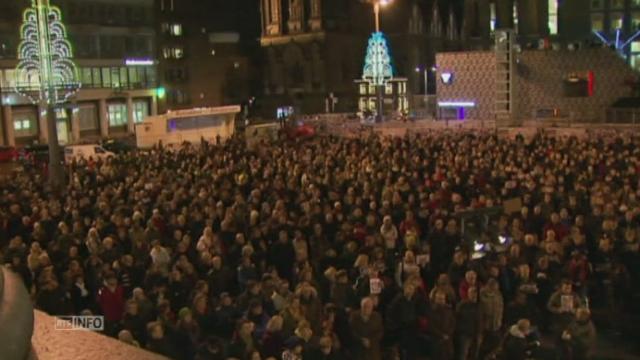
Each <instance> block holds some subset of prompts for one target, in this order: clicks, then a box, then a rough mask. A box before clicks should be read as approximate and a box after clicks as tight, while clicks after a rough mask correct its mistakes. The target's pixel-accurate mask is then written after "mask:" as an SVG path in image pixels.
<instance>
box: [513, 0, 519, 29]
mask: <svg viewBox="0 0 640 360" xmlns="http://www.w3.org/2000/svg"><path fill="white" fill-rule="evenodd" d="M513 29H514V30H515V31H516V33H517V32H518V4H517V3H516V2H514V3H513Z"/></svg>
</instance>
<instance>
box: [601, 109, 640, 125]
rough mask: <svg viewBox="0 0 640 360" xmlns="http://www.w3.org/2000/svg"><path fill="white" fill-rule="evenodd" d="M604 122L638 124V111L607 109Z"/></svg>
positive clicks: (639, 111)
mask: <svg viewBox="0 0 640 360" xmlns="http://www.w3.org/2000/svg"><path fill="white" fill-rule="evenodd" d="M605 122H606V123H613V124H630V125H638V124H640V109H613V108H612V109H607V111H606V114H605Z"/></svg>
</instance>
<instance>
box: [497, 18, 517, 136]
mask: <svg viewBox="0 0 640 360" xmlns="http://www.w3.org/2000/svg"><path fill="white" fill-rule="evenodd" d="M495 39H496V40H495V41H496V44H495V56H496V79H495V81H496V83H495V85H496V94H495V117H496V126H497V127H507V126H514V125H517V124H516V123H515V120H516V116H515V115H516V112H515V86H516V83H515V66H516V61H515V52H514V46H513V45H514V42H515V33H514V31H513V30H511V29H502V30H497V31H496V35H495Z"/></svg>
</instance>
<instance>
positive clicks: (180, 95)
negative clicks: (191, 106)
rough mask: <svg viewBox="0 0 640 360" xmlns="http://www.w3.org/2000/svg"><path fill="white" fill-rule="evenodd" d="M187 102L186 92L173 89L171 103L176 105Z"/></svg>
mask: <svg viewBox="0 0 640 360" xmlns="http://www.w3.org/2000/svg"><path fill="white" fill-rule="evenodd" d="M188 102H189V97H188V96H187V93H185V92H184V91H182V90H178V89H177V90H174V91H172V93H171V103H172V104H176V105H181V104H187V103H188Z"/></svg>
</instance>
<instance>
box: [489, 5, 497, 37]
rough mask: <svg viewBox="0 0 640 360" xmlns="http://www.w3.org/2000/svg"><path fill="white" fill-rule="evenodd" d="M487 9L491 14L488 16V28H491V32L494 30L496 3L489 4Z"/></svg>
mask: <svg viewBox="0 0 640 360" xmlns="http://www.w3.org/2000/svg"><path fill="white" fill-rule="evenodd" d="M489 10H490V13H491V16H490V18H489V28H490V29H491V32H494V31H496V3H493V2H492V3H491V4H489Z"/></svg>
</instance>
